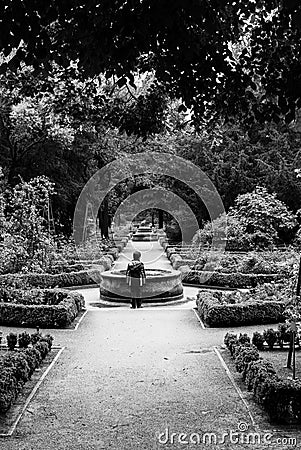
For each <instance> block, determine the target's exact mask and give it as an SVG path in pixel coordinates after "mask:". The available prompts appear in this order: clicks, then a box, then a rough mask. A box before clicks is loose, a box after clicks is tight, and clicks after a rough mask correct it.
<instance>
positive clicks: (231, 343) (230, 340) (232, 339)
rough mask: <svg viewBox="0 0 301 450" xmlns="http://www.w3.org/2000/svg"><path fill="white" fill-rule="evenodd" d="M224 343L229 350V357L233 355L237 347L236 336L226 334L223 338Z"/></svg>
mask: <svg viewBox="0 0 301 450" xmlns="http://www.w3.org/2000/svg"><path fill="white" fill-rule="evenodd" d="M224 343H225V344H226V346H227V347H228V348H229V350H230V353H231V355H234V350H235V347H236V346H237V345H238V339H237V335H236V334H233V333H227V334H226V335H225V337H224Z"/></svg>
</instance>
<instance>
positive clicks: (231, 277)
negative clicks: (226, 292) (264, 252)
mask: <svg viewBox="0 0 301 450" xmlns="http://www.w3.org/2000/svg"><path fill="white" fill-rule="evenodd" d="M179 270H180V271H181V272H182V282H183V283H188V284H195V285H204V286H220V287H229V288H234V289H248V288H253V287H256V286H257V285H260V284H264V283H271V282H276V281H281V280H284V279H285V278H286V276H285V275H283V274H269V275H267V274H246V273H220V272H209V271H206V272H204V271H201V270H189V268H188V270H187V266H182V267H180V269H179Z"/></svg>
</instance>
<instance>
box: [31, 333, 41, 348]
mask: <svg viewBox="0 0 301 450" xmlns="http://www.w3.org/2000/svg"><path fill="white" fill-rule="evenodd" d="M41 337H42V334H41V333H40V332H38V331H37V332H36V333H33V334H32V335H31V336H30V340H31V343H32V345H36V344H37V343H38V342H39V341H40V339H41Z"/></svg>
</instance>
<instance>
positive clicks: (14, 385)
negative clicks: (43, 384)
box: [0, 336, 51, 413]
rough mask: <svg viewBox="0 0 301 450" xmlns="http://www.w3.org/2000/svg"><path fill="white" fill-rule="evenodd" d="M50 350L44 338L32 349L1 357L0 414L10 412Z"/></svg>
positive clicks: (10, 352)
mask: <svg viewBox="0 0 301 450" xmlns="http://www.w3.org/2000/svg"><path fill="white" fill-rule="evenodd" d="M50 350H51V344H50V343H49V341H47V340H46V339H44V338H43V336H42V337H41V340H39V341H38V342H37V343H36V344H35V345H33V346H32V347H29V348H27V349H25V350H21V351H9V352H8V353H6V354H5V355H3V356H1V357H0V412H2V413H5V412H7V411H8V409H9V408H10V407H11V406H12V404H13V402H14V401H15V400H16V398H17V396H18V394H19V392H20V391H21V389H22V387H23V386H24V384H25V383H26V382H27V381H28V380H29V379H30V378H31V376H32V374H33V372H34V371H35V370H36V369H37V368H38V367H39V366H40V365H41V363H42V361H43V360H44V359H45V358H46V356H47V354H48V353H49V352H50Z"/></svg>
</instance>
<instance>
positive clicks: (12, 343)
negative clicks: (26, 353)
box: [6, 333, 18, 351]
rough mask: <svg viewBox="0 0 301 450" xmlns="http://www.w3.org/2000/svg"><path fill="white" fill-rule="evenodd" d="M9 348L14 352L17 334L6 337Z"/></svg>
mask: <svg viewBox="0 0 301 450" xmlns="http://www.w3.org/2000/svg"><path fill="white" fill-rule="evenodd" d="M6 341H7V346H8V348H9V350H11V351H13V350H14V349H15V347H16V345H17V341H18V336H17V334H16V333H9V334H8V335H7V336H6Z"/></svg>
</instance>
